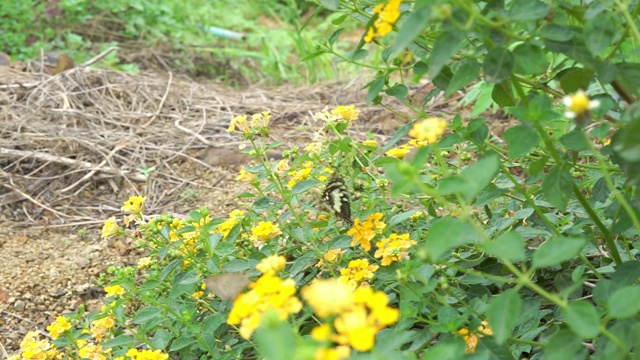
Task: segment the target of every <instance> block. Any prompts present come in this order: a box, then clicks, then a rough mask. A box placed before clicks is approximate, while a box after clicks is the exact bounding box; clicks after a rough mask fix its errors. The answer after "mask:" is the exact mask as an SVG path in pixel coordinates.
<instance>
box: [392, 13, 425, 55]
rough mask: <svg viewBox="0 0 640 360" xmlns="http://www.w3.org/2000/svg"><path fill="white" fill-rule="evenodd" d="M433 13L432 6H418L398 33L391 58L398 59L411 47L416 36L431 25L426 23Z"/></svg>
mask: <svg viewBox="0 0 640 360" xmlns="http://www.w3.org/2000/svg"><path fill="white" fill-rule="evenodd" d="M430 12H431V6H421V7H419V6H416V8H415V9H413V11H412V12H411V13H410V14H409V16H407V18H406V19H405V20H404V22H403V23H402V27H401V28H400V30H399V31H398V36H396V41H395V42H394V43H393V45H392V46H391V56H392V57H396V56H398V54H400V52H401V51H402V50H404V48H405V47H407V46H408V45H409V43H411V42H412V41H413V39H415V38H416V36H418V35H420V33H421V32H422V29H424V28H425V26H427V25H428V24H429V22H428V21H425V19H427V18H428V17H429V14H430Z"/></svg>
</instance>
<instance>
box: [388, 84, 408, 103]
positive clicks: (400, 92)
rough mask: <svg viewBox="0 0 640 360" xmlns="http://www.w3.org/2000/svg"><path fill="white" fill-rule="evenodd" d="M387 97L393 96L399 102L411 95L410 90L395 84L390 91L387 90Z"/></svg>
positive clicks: (402, 85)
mask: <svg viewBox="0 0 640 360" xmlns="http://www.w3.org/2000/svg"><path fill="white" fill-rule="evenodd" d="M385 93H386V94H387V95H391V96H393V97H394V98H396V99H398V100H404V98H405V97H406V96H407V94H408V93H409V89H408V88H407V87H406V86H405V85H404V84H395V85H393V86H392V87H390V88H389V89H387V90H385Z"/></svg>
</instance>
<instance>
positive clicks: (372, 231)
mask: <svg viewBox="0 0 640 360" xmlns="http://www.w3.org/2000/svg"><path fill="white" fill-rule="evenodd" d="M380 219H382V214H381V213H374V214H371V215H369V217H368V218H367V219H366V220H365V221H364V222H361V221H360V219H356V220H355V221H354V223H353V227H352V228H351V229H350V230H349V231H347V235H351V236H352V237H353V239H352V240H351V246H355V245H356V244H358V243H360V246H361V247H362V249H363V250H364V251H369V250H371V240H372V239H373V238H374V237H375V236H376V235H378V233H379V232H380V231H382V230H383V229H384V228H385V227H386V226H387V225H386V224H385V223H383V222H382V221H380Z"/></svg>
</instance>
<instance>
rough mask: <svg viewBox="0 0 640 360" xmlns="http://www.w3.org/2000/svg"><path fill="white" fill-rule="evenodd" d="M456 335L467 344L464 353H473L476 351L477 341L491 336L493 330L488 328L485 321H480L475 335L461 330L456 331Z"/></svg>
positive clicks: (466, 330) (465, 329) (463, 329)
mask: <svg viewBox="0 0 640 360" xmlns="http://www.w3.org/2000/svg"><path fill="white" fill-rule="evenodd" d="M458 334H460V335H462V336H463V337H464V341H465V342H466V343H467V348H466V350H465V352H467V353H473V352H475V351H476V346H478V339H479V338H481V337H483V336H485V335H487V336H491V335H493V330H492V329H491V327H490V326H489V323H488V322H487V321H486V320H482V323H481V325H480V326H478V332H477V333H471V332H470V331H469V329H467V328H462V329H460V330H459V331H458Z"/></svg>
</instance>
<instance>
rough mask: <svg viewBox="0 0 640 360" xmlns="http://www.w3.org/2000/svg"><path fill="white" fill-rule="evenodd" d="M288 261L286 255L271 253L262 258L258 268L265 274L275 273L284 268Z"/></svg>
mask: <svg viewBox="0 0 640 360" xmlns="http://www.w3.org/2000/svg"><path fill="white" fill-rule="evenodd" d="M286 263H287V259H285V257H284V256H280V255H271V256H268V257H266V258H264V259H262V261H260V263H259V264H258V265H256V269H258V271H260V272H261V273H263V274H275V273H277V272H278V271H280V270H282V269H284V266H285V264H286Z"/></svg>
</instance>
